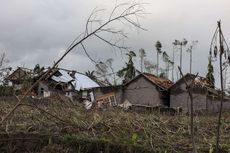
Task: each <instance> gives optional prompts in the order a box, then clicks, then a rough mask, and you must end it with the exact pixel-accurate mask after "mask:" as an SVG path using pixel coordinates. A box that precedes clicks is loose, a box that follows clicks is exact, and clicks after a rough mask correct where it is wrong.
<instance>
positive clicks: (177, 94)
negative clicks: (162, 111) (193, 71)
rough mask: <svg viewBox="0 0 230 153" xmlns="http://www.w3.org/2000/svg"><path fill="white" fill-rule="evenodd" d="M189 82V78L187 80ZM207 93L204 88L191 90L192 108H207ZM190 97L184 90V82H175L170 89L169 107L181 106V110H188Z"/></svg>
mask: <svg viewBox="0 0 230 153" xmlns="http://www.w3.org/2000/svg"><path fill="white" fill-rule="evenodd" d="M187 81H188V83H190V81H191V80H187ZM206 95H207V93H206V90H204V89H202V88H201V89H194V90H193V108H194V110H195V111H196V110H206V109H207V102H206V101H207V98H206V97H207V96H206ZM190 105H191V103H190V98H189V95H188V92H187V90H186V85H185V83H184V82H180V83H178V84H176V85H175V86H174V87H173V88H171V90H170V107H171V108H175V109H177V108H182V111H183V112H185V113H186V112H189V110H190Z"/></svg>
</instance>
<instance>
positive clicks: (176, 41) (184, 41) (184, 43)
mask: <svg viewBox="0 0 230 153" xmlns="http://www.w3.org/2000/svg"><path fill="white" fill-rule="evenodd" d="M187 43H188V41H187V40H186V39H185V38H183V40H182V41H179V40H175V42H174V44H175V45H177V46H180V68H181V70H182V57H183V55H182V49H183V47H185V46H186V45H187Z"/></svg>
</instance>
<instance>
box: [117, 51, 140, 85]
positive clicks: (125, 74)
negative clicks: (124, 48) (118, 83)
mask: <svg viewBox="0 0 230 153" xmlns="http://www.w3.org/2000/svg"><path fill="white" fill-rule="evenodd" d="M126 55H127V56H128V59H129V61H128V63H126V67H124V68H122V69H121V70H119V71H118V72H117V75H118V76H119V77H120V78H124V79H123V83H126V82H128V81H130V80H131V79H132V78H134V77H135V73H136V69H135V67H134V63H133V57H136V54H135V53H134V52H133V51H129V53H127V54H126Z"/></svg>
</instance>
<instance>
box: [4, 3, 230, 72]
mask: <svg viewBox="0 0 230 153" xmlns="http://www.w3.org/2000/svg"><path fill="white" fill-rule="evenodd" d="M118 2H119V1H118ZM120 2H123V1H120ZM145 2H147V3H148V5H146V12H148V13H150V14H147V15H146V16H145V17H144V18H143V19H141V23H142V25H143V26H144V27H145V28H147V29H148V31H136V30H135V29H132V30H128V32H129V39H128V40H127V41H126V43H127V44H128V45H129V46H130V47H131V49H132V50H134V51H136V52H138V50H139V49H140V48H144V49H145V50H146V52H147V54H148V58H149V59H152V60H153V61H155V56H156V54H155V52H154V50H155V48H154V43H155V42H156V41H157V40H160V41H161V42H162V44H163V49H164V50H166V51H167V52H168V53H169V55H171V54H172V42H173V41H174V39H179V40H180V39H182V38H187V39H188V41H192V40H198V41H199V43H198V45H197V47H196V49H195V50H194V55H193V56H194V63H193V72H199V73H200V74H201V75H204V74H205V73H206V65H207V55H208V51H209V44H210V41H211V37H212V34H213V32H214V30H215V27H216V21H217V20H219V19H222V23H223V31H224V34H225V36H226V39H227V41H228V42H230V29H229V28H228V27H230V18H229V17H228V14H229V12H230V8H229V7H228V6H229V4H230V2H229V1H228V0H203V1H199V0H193V1H189V0H174V1H169V0H162V1H157V0H146V1H145ZM114 4H115V0H114V1H108V0H94V1H92V0H77V1H76V0H68V1H63V0H34V1H31V0H20V1H17V0H11V1H9V0H2V1H1V5H0V21H1V24H0V50H1V51H6V54H7V57H8V59H9V60H10V61H11V64H12V65H13V66H17V65H19V66H22V65H25V66H28V67H33V66H34V65H35V64H36V63H40V64H41V65H46V66H48V65H51V64H52V63H53V61H54V60H57V59H58V57H60V56H61V53H63V51H64V50H65V49H66V48H67V47H68V45H69V44H70V43H71V42H72V40H73V39H74V38H75V37H76V36H77V35H78V34H80V33H81V32H82V31H84V28H85V22H86V20H87V17H88V16H89V14H90V12H91V11H92V10H93V8H95V7H96V6H99V7H105V8H108V10H111V9H110V8H111V7H112V6H114ZM104 15H105V14H104ZM126 29H129V28H126ZM85 45H86V47H87V49H88V51H89V53H90V55H91V56H92V57H93V58H95V59H102V60H105V59H106V58H108V57H113V58H114V66H115V68H116V69H117V68H118V67H120V66H122V65H123V64H124V59H122V57H121V56H120V52H116V54H115V53H114V51H112V50H111V48H110V47H108V45H106V44H103V43H101V42H99V41H96V40H95V39H89V40H88V41H87V42H85ZM176 56H178V53H176ZM176 59H177V60H178V57H176ZM136 61H137V63H138V59H137V60H136ZM184 64H185V65H184V72H187V71H186V70H188V64H189V63H188V55H187V54H186V53H184ZM162 65H163V63H162ZM60 66H62V67H65V68H70V69H77V70H79V71H86V70H88V69H93V68H94V66H93V64H92V63H91V62H90V60H89V59H88V58H87V56H85V54H84V52H83V51H82V49H81V48H80V47H78V48H76V49H75V50H74V51H73V53H71V54H70V55H68V56H67V57H66V59H65V60H64V61H63V62H62V63H61V65H60ZM217 70H218V69H217V68H216V71H217Z"/></svg>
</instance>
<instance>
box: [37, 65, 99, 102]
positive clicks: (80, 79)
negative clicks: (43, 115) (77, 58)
mask: <svg viewBox="0 0 230 153" xmlns="http://www.w3.org/2000/svg"><path fill="white" fill-rule="evenodd" d="M94 87H99V85H98V84H97V83H96V82H95V81H93V80H92V79H90V78H89V77H87V76H86V75H84V74H82V73H79V72H76V71H70V70H66V69H59V68H58V69H55V71H54V72H53V73H52V74H51V75H50V76H49V77H48V79H47V80H43V81H41V82H40V83H39V85H38V87H37V93H38V96H40V97H49V96H50V95H52V94H57V93H60V94H63V95H66V96H68V97H69V98H71V99H77V100H78V99H79V98H81V97H82V96H81V95H82V92H83V91H88V90H90V89H91V88H94Z"/></svg>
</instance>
